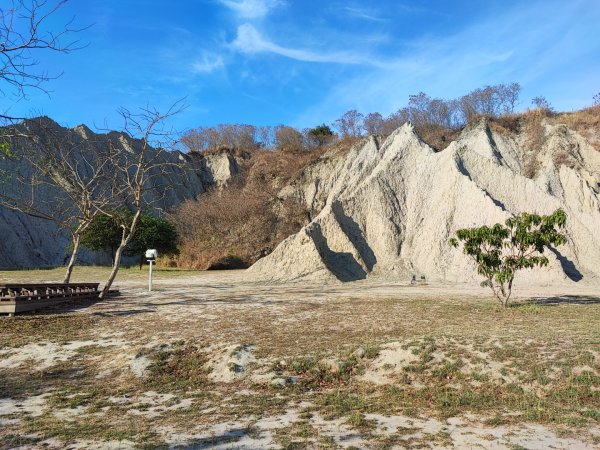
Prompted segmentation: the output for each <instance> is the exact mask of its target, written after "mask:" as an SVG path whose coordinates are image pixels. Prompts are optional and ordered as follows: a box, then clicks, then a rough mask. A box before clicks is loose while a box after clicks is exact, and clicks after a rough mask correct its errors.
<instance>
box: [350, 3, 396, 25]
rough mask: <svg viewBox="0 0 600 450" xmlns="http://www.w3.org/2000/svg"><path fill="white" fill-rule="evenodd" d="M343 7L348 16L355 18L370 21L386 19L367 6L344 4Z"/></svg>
mask: <svg viewBox="0 0 600 450" xmlns="http://www.w3.org/2000/svg"><path fill="white" fill-rule="evenodd" d="M343 8H344V11H346V13H348V15H349V16H352V17H356V18H357V19H363V20H369V21H371V22H384V21H385V20H386V19H384V18H383V17H381V16H379V14H378V13H377V12H375V11H373V10H370V9H367V8H360V7H357V6H344V7H343Z"/></svg>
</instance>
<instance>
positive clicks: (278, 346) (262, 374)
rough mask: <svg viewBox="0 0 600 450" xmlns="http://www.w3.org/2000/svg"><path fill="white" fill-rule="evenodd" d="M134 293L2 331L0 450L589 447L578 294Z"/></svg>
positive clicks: (584, 322) (592, 409) (22, 319)
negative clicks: (512, 300) (510, 301)
mask: <svg viewBox="0 0 600 450" xmlns="http://www.w3.org/2000/svg"><path fill="white" fill-rule="evenodd" d="M78 276H79V277H83V279H85V280H88V281H89V280H90V279H102V278H104V276H105V273H104V271H103V270H102V269H92V268H85V269H84V268H82V269H80V271H79V275H78ZM56 277H60V273H58V272H54V271H48V272H46V271H36V272H33V271H32V272H0V282H1V281H8V280H9V279H10V280H16V279H22V280H23V281H24V280H25V279H27V280H31V281H34V280H35V281H42V280H46V281H52V280H53V279H55V278H56ZM75 281H77V279H76V280H75ZM145 281H146V280H145V273H143V272H142V273H140V272H138V271H135V270H129V271H124V272H123V274H122V275H121V277H120V280H119V281H118V287H119V288H120V290H121V293H122V295H121V296H120V297H118V298H113V299H109V300H106V301H103V302H97V303H94V304H89V303H87V304H82V303H79V304H77V303H73V304H68V305H65V306H63V307H60V308H55V309H53V310H52V309H51V310H46V311H41V312H38V313H35V314H30V315H23V316H19V317H16V318H1V320H0V448H12V447H16V446H21V447H22V448H38V447H39V448H44V447H46V448H48V447H49V448H65V447H69V448H93V447H96V448H130V447H136V446H142V447H143V446H149V447H156V446H159V447H160V446H163V447H167V448H351V447H354V448H412V447H421V448H422V447H425V448H453V447H456V448H540V449H542V448H597V447H598V446H599V445H600V429H599V426H598V422H599V421H600V297H599V296H598V295H597V293H598V289H597V288H595V287H594V286H592V285H588V286H586V285H582V286H577V287H575V288H573V287H565V286H562V287H561V286H537V287H528V288H521V289H519V288H518V287H517V289H518V297H519V301H518V305H517V306H515V307H513V308H510V309H509V310H507V311H502V310H499V309H498V308H497V307H496V306H495V305H494V303H493V302H492V300H490V299H489V296H488V294H487V292H486V291H485V290H483V289H481V288H479V287H477V286H472V285H460V286H456V285H455V286H451V285H427V286H410V285H407V284H406V283H403V282H402V280H398V281H397V282H390V281H385V282H383V281H381V282H378V281H376V280H375V281H373V280H372V281H369V282H358V283H349V284H343V285H342V284H332V285H316V284H312V285H307V284H272V285H266V284H257V283H253V282H252V281H251V280H249V279H248V278H247V276H246V275H245V274H244V273H243V272H212V273H186V272H175V273H173V272H157V276H156V281H155V290H154V292H152V293H148V292H147V291H146V286H145Z"/></svg>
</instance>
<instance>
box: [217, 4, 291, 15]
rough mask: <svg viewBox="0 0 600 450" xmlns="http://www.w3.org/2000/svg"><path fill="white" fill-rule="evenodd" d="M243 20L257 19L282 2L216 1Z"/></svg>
mask: <svg viewBox="0 0 600 450" xmlns="http://www.w3.org/2000/svg"><path fill="white" fill-rule="evenodd" d="M217 1H218V2H219V3H221V4H222V5H223V6H226V7H227V8H229V9H231V10H232V11H234V12H235V13H236V14H237V15H238V16H240V17H242V18H243V19H259V18H261V17H264V16H266V15H267V14H269V12H270V11H271V10H272V9H274V8H277V7H278V6H281V5H283V4H284V2H283V0H217Z"/></svg>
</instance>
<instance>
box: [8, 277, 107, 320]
mask: <svg viewBox="0 0 600 450" xmlns="http://www.w3.org/2000/svg"><path fill="white" fill-rule="evenodd" d="M99 284H100V283H68V284H64V283H27V284H22V283H5V284H0V313H4V314H8V315H9V316H12V315H13V314H16V313H18V312H24V311H33V310H36V309H40V308H44V307H46V306H49V305H54V304H57V303H61V302H65V301H69V300H74V299H96V298H98V296H99V295H100V291H99V290H98V286H99Z"/></svg>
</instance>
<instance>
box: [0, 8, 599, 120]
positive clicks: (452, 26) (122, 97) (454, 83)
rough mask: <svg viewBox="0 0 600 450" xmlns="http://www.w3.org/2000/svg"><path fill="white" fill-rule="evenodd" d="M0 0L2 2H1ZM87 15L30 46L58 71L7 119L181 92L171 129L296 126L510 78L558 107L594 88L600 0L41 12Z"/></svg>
mask: <svg viewBox="0 0 600 450" xmlns="http://www.w3.org/2000/svg"><path fill="white" fill-rule="evenodd" d="M6 1H7V0H0V4H2V3H4V2H6ZM72 16H75V17H76V23H77V24H79V25H87V24H93V25H92V26H91V27H90V28H88V29H87V30H85V31H82V32H81V33H79V35H78V36H77V38H78V39H80V40H82V41H84V42H87V43H88V44H89V45H88V46H87V47H86V48H84V49H82V50H79V51H77V52H73V53H71V54H68V55H63V54H48V53H44V54H39V55H38V59H39V61H40V68H44V69H46V70H47V71H48V72H50V73H51V74H58V73H61V72H62V73H63V74H62V76H61V77H60V78H59V79H57V80H53V81H51V82H50V83H48V84H47V85H46V87H47V88H48V89H49V90H50V91H52V92H51V94H50V97H48V96H46V95H43V94H40V93H35V92H31V93H30V94H31V95H30V96H29V99H28V100H27V101H20V102H19V103H17V104H14V102H13V99H12V98H11V97H10V96H8V97H4V98H0V102H2V103H4V108H2V109H4V110H6V109H7V108H8V110H9V112H10V113H12V114H13V115H18V114H29V115H32V114H35V115H38V114H45V115H48V116H51V117H52V118H54V119H55V120H57V121H58V122H60V123H61V124H63V125H66V126H74V125H77V124H79V123H86V124H88V125H89V126H91V127H92V128H94V126H96V127H105V126H108V127H118V126H119V125H120V122H119V119H118V116H117V114H116V110H117V108H119V107H120V106H123V107H127V108H136V107H137V106H146V105H151V106H155V107H157V108H159V109H161V108H163V109H164V108H166V107H167V106H168V105H170V104H171V103H173V102H174V101H176V100H178V99H180V98H183V97H186V103H187V105H188V108H187V110H186V111H185V112H183V113H182V114H180V115H179V116H177V117H175V118H174V119H173V124H174V125H175V127H176V128H177V129H179V130H182V131H183V130H185V129H187V128H191V127H195V126H208V125H214V124H218V123H251V124H255V125H276V124H279V123H285V124H289V125H293V126H297V127H300V128H302V127H308V126H314V125H316V124H320V123H323V122H324V123H331V122H332V121H333V120H335V118H337V117H338V116H340V115H341V114H342V113H343V112H345V111H347V110H349V109H358V110H360V111H362V112H364V113H368V112H374V111H378V112H380V113H382V114H384V115H387V114H389V113H391V112H393V111H395V110H397V109H398V108H400V107H402V106H404V105H405V104H406V102H407V98H408V95H409V94H413V93H417V92H419V91H425V92H427V93H428V94H430V95H432V96H436V97H442V98H452V97H456V96H459V95H462V94H464V93H466V92H468V91H470V90H472V89H474V88H477V87H481V86H484V85H486V84H496V83H502V82H511V81H517V82H519V83H521V85H522V86H523V92H522V96H521V104H520V105H519V106H520V108H521V109H524V108H526V107H527V106H528V105H529V103H530V100H531V98H533V97H535V96H537V95H544V96H545V97H546V98H547V99H548V100H549V101H550V102H551V104H552V105H553V106H554V107H555V108H556V109H559V110H572V109H578V108H581V107H584V106H588V105H590V104H591V102H592V96H593V95H594V94H595V93H597V92H598V91H600V25H599V24H600V1H598V0H579V1H578V0H562V1H553V0H546V1H510V0H503V1H496V0H487V1H480V0H478V1H474V0H465V1H447V0H439V1H428V2H426V1H421V2H419V1H408V0H406V1H402V0H398V1H394V0H381V1H377V2H374V1H358V0H354V1H352V0H350V1H337V0H332V1H328V0H319V1H317V0H302V1H299V0H171V1H165V0H129V1H128V0H118V1H117V0H78V1H77V0H71V1H69V2H68V3H67V4H66V5H65V6H64V7H62V8H61V9H60V11H59V14H56V15H55V16H54V17H53V18H52V24H53V25H55V26H59V25H60V24H61V23H64V22H65V21H67V20H69V19H70V18H71V17H72Z"/></svg>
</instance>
